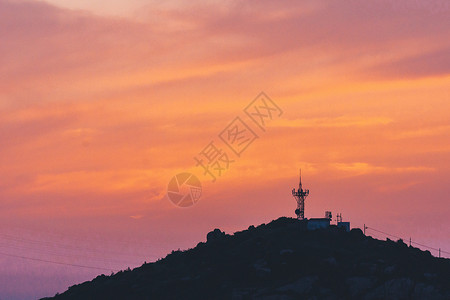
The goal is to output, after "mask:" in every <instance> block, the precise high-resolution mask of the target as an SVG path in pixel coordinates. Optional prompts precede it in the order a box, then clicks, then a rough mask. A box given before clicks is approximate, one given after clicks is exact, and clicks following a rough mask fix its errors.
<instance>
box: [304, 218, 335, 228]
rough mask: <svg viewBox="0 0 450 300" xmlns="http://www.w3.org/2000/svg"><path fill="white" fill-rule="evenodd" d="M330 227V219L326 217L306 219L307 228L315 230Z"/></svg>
mask: <svg viewBox="0 0 450 300" xmlns="http://www.w3.org/2000/svg"><path fill="white" fill-rule="evenodd" d="M328 227H330V219H328V218H311V219H308V223H307V225H306V228H307V229H308V230H316V229H322V228H328Z"/></svg>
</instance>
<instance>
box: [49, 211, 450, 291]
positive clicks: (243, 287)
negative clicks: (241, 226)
mask: <svg viewBox="0 0 450 300" xmlns="http://www.w3.org/2000/svg"><path fill="white" fill-rule="evenodd" d="M52 299H53V298H52ZM54 299H450V260H448V259H443V258H436V257H433V256H432V255H431V254H430V253H429V252H427V251H421V250H419V249H417V248H413V247H409V246H407V245H406V244H404V243H403V242H402V241H390V240H388V241H380V240H376V239H373V238H371V237H366V236H364V235H363V233H362V231H361V230H360V229H353V230H351V231H350V232H345V231H343V230H340V229H338V228H336V227H334V226H332V227H330V228H329V229H322V230H316V231H306V230H304V223H302V222H300V221H297V220H296V219H290V218H279V219H277V220H275V221H272V222H271V223H269V224H267V225H265V224H263V225H260V226H258V227H256V228H255V227H253V226H250V227H249V229H248V230H244V231H240V232H236V233H235V234H234V235H225V234H224V233H222V232H220V230H215V231H213V232H210V233H209V234H208V241H207V242H206V243H199V244H198V245H197V246H196V247H195V248H193V249H190V250H187V251H174V252H172V253H171V254H169V255H167V257H166V258H164V259H162V260H160V261H157V262H155V263H149V264H144V265H142V266H141V267H139V268H136V269H134V270H132V271H123V272H119V273H117V274H114V275H112V276H104V275H103V276H98V277H97V278H95V279H94V280H92V281H90V282H85V283H82V284H79V285H75V286H72V287H70V288H69V289H68V290H67V291H66V292H64V293H63V294H61V295H57V296H55V297H54Z"/></svg>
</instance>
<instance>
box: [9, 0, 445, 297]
mask: <svg viewBox="0 0 450 300" xmlns="http://www.w3.org/2000/svg"><path fill="white" fill-rule="evenodd" d="M189 3H190V4H186V3H182V2H180V3H179V2H178V1H169V2H167V3H166V4H164V5H163V4H158V3H157V2H156V1H143V0H142V1H138V0H136V1H113V2H112V3H111V5H110V6H109V5H106V4H104V2H99V1H85V2H83V1H81V2H80V1H71V0H65V1H56V0H55V1H48V2H40V1H8V0H0V78H1V80H0V165H1V168H0V208H1V209H0V220H1V221H0V225H1V226H0V228H1V230H0V234H1V235H0V269H1V270H2V272H1V274H0V298H1V299H30V298H36V297H44V296H51V295H53V294H55V293H56V292H61V291H63V290H65V289H66V288H67V287H68V286H70V285H72V284H75V283H79V282H82V281H84V280H90V279H92V278H93V277H95V276H96V275H98V274H101V273H105V274H109V273H110V271H109V269H111V270H119V269H124V268H126V267H128V266H130V267H136V266H138V265H140V264H142V263H143V261H144V260H146V261H153V260H156V259H157V258H159V257H164V256H165V254H167V253H168V252H170V251H171V250H173V249H178V248H181V249H186V248H189V247H193V246H195V245H196V244H197V243H198V242H199V241H203V240H205V237H206V233H207V232H208V231H210V230H212V229H214V228H221V229H223V230H225V231H226V232H227V233H232V232H233V231H236V230H241V229H245V228H247V227H248V226H249V225H252V224H255V225H256V224H260V223H264V222H269V221H270V220H272V219H274V218H277V217H279V216H290V217H294V216H295V215H294V209H295V201H294V200H293V199H292V196H291V194H290V192H291V189H292V188H293V187H295V186H296V185H297V184H298V169H299V168H302V172H303V184H304V186H305V187H307V188H309V189H310V191H311V194H310V196H309V197H308V199H307V200H306V213H305V214H306V216H307V217H315V216H319V217H322V216H323V214H324V211H325V210H331V211H333V212H336V213H337V212H340V213H342V215H343V217H344V220H348V221H350V222H351V224H352V227H360V228H362V226H363V224H369V226H373V227H374V228H379V229H381V230H385V231H387V232H389V233H393V234H397V235H400V236H402V237H403V236H404V237H405V238H409V237H412V238H413V239H414V240H416V241H417V242H420V243H423V244H426V245H429V246H431V247H434V248H442V249H446V250H447V251H450V239H449V236H450V221H449V218H448V215H449V213H450V208H449V207H450V206H449V194H450V185H449V182H450V143H449V141H450V55H449V53H450V39H449V38H448V35H449V32H450V18H449V17H448V16H449V13H450V6H449V4H448V3H447V2H446V1H438V0H435V1H406V0H399V1H388V0H384V1H289V0H286V1H254V0H250V1H240V0H239V1H238V0H236V1H235V0H233V1H225V2H224V1H204V2H200V1H194V2H189ZM421 3H422V4H421ZM104 6H108V8H105V9H103V7H104ZM261 91H264V92H265V93H266V94H267V95H268V96H269V97H270V98H271V99H272V100H273V101H274V102H275V103H276V104H277V105H278V106H279V107H280V108H281V109H282V111H283V114H282V115H281V116H280V117H276V118H273V120H271V121H270V122H268V124H267V127H266V131H262V130H261V129H260V128H258V127H257V126H256V124H255V123H253V122H252V121H251V120H250V118H248V116H246V114H245V113H244V108H245V107H246V106H247V105H248V104H249V103H250V102H251V101H252V100H253V99H254V98H255V97H256V96H257V95H258V94H259V93H260V92H261ZM238 116H239V117H240V118H242V120H243V121H244V122H246V124H248V125H249V126H251V128H252V129H253V130H254V132H255V133H256V134H257V135H258V138H257V139H256V140H255V141H254V142H253V143H252V144H251V145H250V146H249V147H248V148H247V149H246V150H245V151H244V152H243V153H242V155H241V156H240V157H237V156H236V155H234V154H233V152H232V151H230V150H229V149H228V150H227V148H226V145H225V144H223V142H221V141H220V139H219V137H218V135H219V133H220V132H221V131H222V130H223V129H224V128H225V127H226V126H227V125H228V124H229V123H230V122H231V121H232V120H233V119H234V118H235V117H238ZM211 141H215V142H216V143H217V145H219V146H220V147H222V148H223V149H224V150H226V151H228V155H229V156H230V157H231V158H232V159H234V160H235V161H234V162H233V163H231V164H230V166H229V169H228V170H226V171H225V172H224V173H223V174H222V176H220V177H218V178H217V180H216V182H212V181H211V178H209V177H208V176H205V175H204V174H203V170H202V169H201V168H200V167H198V166H197V167H196V162H195V160H194V157H195V156H196V155H198V153H199V152H200V151H201V150H202V149H203V148H205V146H207V145H208V143H210V142H211ZM180 172H192V173H193V174H195V175H196V176H197V177H198V178H199V179H200V181H201V182H202V186H203V195H202V197H201V199H200V200H199V201H198V203H197V204H195V205H194V206H192V207H189V208H179V207H176V206H175V205H173V204H172V203H171V201H169V199H168V198H167V195H166V190H167V184H168V182H169V180H170V179H171V178H172V176H174V175H176V174H178V173H180ZM8 237H10V239H9V240H8ZM11 237H13V238H14V239H15V240H14V239H12V238H11ZM374 237H379V238H382V239H384V238H385V237H386V236H381V235H380V236H376V235H375V234H374ZM24 240H25V242H24ZM31 240H34V241H38V242H35V243H34V244H33V243H31V242H30V241H31ZM27 241H28V242H27ZM58 245H60V246H61V245H65V246H68V247H69V248H75V249H69V250H67V247H66V249H64V248H63V247H59V246H58ZM76 247H79V248H80V249H78V250H77V249H76ZM105 247H106V249H107V250H108V251H109V252H111V253H109V254H108V253H106V254H104V255H102V254H101V253H102V251H103V249H105ZM91 250H92V251H91ZM94 250H95V251H97V252H95V251H94ZM105 251H106V250H105ZM2 253H3V254H5V253H6V254H14V255H18V256H25V257H33V258H39V259H42V260H51V261H60V262H64V263H71V264H79V265H88V266H99V267H102V268H106V269H107V270H106V271H105V270H94V269H87V268H77V267H71V266H68V265H57V264H51V263H46V262H42V261H31V260H27V259H20V258H17V257H10V256H6V255H2ZM114 253H116V255H115V254H114ZM117 253H119V254H120V255H117ZM432 254H434V255H437V254H436V253H433V252H432ZM114 260H116V261H120V262H113V261H114Z"/></svg>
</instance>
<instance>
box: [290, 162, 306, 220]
mask: <svg viewBox="0 0 450 300" xmlns="http://www.w3.org/2000/svg"><path fill="white" fill-rule="evenodd" d="M308 195H309V190H307V189H305V190H304V189H303V187H302V170H301V169H300V182H299V184H298V189H297V190H295V188H294V189H292V196H294V199H295V201H296V202H297V209H296V210H295V214H296V215H297V219H298V220H304V219H305V199H306V197H308Z"/></svg>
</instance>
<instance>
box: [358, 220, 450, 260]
mask: <svg viewBox="0 0 450 300" xmlns="http://www.w3.org/2000/svg"><path fill="white" fill-rule="evenodd" d="M364 227H365V229H370V230H373V231H376V232H379V233H382V234H385V235H388V236H391V237H395V238H397V239H401V240H405V239H404V238H402V237H399V236H397V235H394V234H390V233H387V232H384V231H381V230H378V229H375V228H373V227H368V226H366V225H364ZM410 244H415V245H418V246H421V247H424V248H427V249H431V250H434V251H438V252H439V255H440V254H441V253H446V254H450V252H448V251H444V250H442V249H440V248H434V247H431V246H428V245H424V244H420V243H417V242H414V241H412V240H411V239H410Z"/></svg>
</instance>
